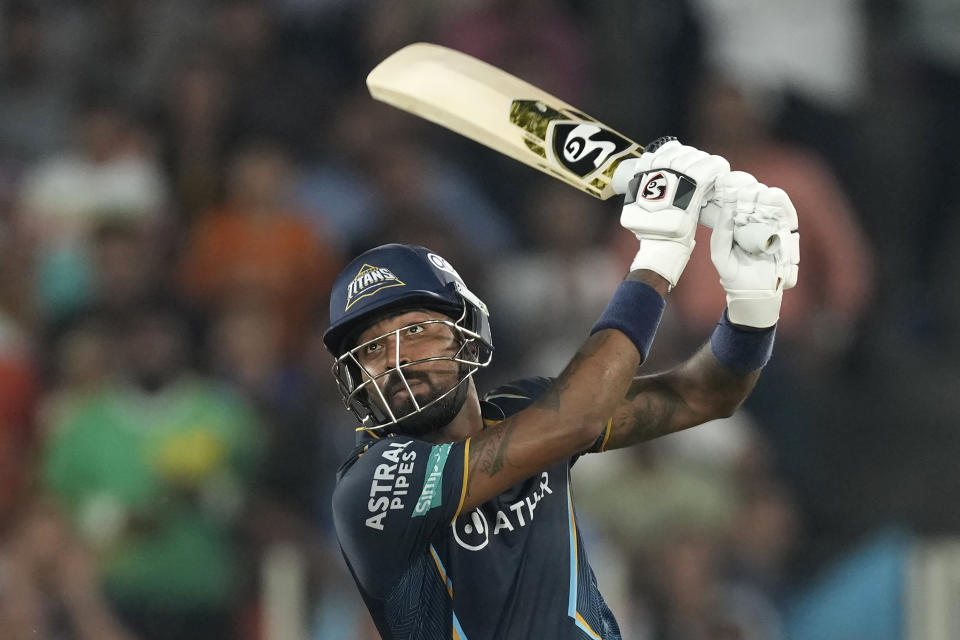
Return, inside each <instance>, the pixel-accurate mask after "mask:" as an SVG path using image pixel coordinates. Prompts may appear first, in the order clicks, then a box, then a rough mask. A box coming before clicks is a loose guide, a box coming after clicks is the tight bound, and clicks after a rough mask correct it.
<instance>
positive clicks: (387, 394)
mask: <svg viewBox="0 0 960 640" xmlns="http://www.w3.org/2000/svg"><path fill="white" fill-rule="evenodd" d="M431 320H434V321H436V320H439V321H450V318H449V317H447V316H445V315H443V314H442V313H439V312H436V311H429V310H416V311H408V312H404V313H400V314H396V315H393V316H388V317H386V318H384V319H383V320H380V321H378V322H376V323H375V324H373V325H371V326H370V327H368V328H367V329H366V330H365V331H364V332H363V333H361V334H360V336H359V338H358V339H357V344H358V345H361V348H360V349H359V350H358V351H357V352H356V357H357V360H358V361H359V362H360V364H361V365H363V367H364V368H365V369H366V370H367V372H368V373H369V376H370V377H373V378H375V379H376V380H375V382H374V383H373V384H376V385H377V386H378V387H379V388H380V391H381V392H382V393H383V397H384V398H385V399H386V401H387V405H388V406H389V408H390V410H391V411H392V412H393V415H394V416H396V417H397V418H400V417H402V416H406V415H408V414H411V413H413V412H414V411H415V410H416V407H415V405H414V402H413V398H411V397H410V392H412V393H413V396H414V397H415V398H416V401H417V403H418V404H419V406H420V407H423V406H424V405H426V404H428V403H430V402H432V401H434V400H436V399H437V398H438V397H440V396H441V395H443V394H444V393H446V392H447V391H449V390H450V389H452V388H453V387H454V386H456V385H457V383H458V382H460V379H461V365H458V364H457V363H456V362H453V361H452V360H435V361H431V362H425V363H422V364H417V365H412V366H408V367H403V369H402V372H403V377H401V376H400V374H399V373H398V372H397V371H396V370H394V371H392V372H390V373H389V374H388V375H383V376H381V377H379V378H377V376H379V375H381V374H383V373H384V372H386V371H389V370H390V369H393V368H394V367H396V366H398V365H402V364H403V363H407V362H413V361H415V360H421V359H424V358H432V357H437V356H447V357H450V356H454V355H456V353H457V352H458V351H459V350H460V342H459V340H458V339H457V338H456V336H455V334H454V331H453V330H452V329H451V328H450V327H449V326H448V325H446V324H443V323H442V322H429V321H431ZM419 323H426V324H419ZM398 338H399V344H398ZM368 341H372V342H369V344H367V342H368ZM364 378H365V379H369V378H367V376H364ZM404 378H405V379H406V382H407V384H406V385H405V384H404ZM407 385H409V387H410V391H407ZM460 395H461V394H459V393H454V394H451V395H450V396H447V398H444V400H442V401H440V402H439V403H437V405H434V407H439V408H440V409H442V410H439V411H438V410H433V411H431V410H427V411H425V412H421V413H422V418H421V417H420V416H415V417H413V418H410V419H408V420H404V421H403V423H402V425H403V427H404V428H403V429H402V431H403V432H404V433H408V434H411V435H417V434H422V433H426V432H428V431H432V430H434V429H438V428H440V427H442V426H444V425H445V424H446V423H447V422H449V421H450V420H452V419H453V417H454V416H455V415H456V411H458V410H459V409H460V406H462V403H463V401H462V399H460V398H458V397H457V396H460ZM368 396H369V398H370V400H371V402H373V403H374V404H376V405H377V406H380V407H381V408H382V407H383V403H382V401H381V400H380V397H379V395H378V394H377V393H376V391H375V390H372V389H371V390H370V391H369V392H368ZM448 399H449V400H451V403H446V402H445V401H447V400H448ZM452 403H455V405H456V406H454V404H452ZM445 404H450V405H451V406H441V405H445ZM434 407H431V408H430V409H434ZM451 412H452V415H451Z"/></svg>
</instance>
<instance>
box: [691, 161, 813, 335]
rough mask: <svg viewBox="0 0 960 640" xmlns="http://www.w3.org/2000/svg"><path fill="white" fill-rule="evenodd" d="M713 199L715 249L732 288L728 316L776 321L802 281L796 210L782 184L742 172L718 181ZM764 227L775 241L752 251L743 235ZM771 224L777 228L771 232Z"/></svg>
mask: <svg viewBox="0 0 960 640" xmlns="http://www.w3.org/2000/svg"><path fill="white" fill-rule="evenodd" d="M713 200H714V202H715V203H716V205H717V206H718V207H719V211H718V212H717V222H716V224H715V226H714V230H713V234H712V235H711V237H710V254H711V259H712V260H713V263H714V266H715V267H716V268H717V272H718V273H719V275H720V283H721V284H722V285H723V288H724V289H725V290H726V293H727V314H728V317H729V318H730V321H731V322H733V323H734V324H739V325H745V326H751V327H769V326H772V325H773V324H775V323H776V322H777V319H778V318H779V314H780V302H781V299H782V296H783V290H784V289H788V288H790V287H792V286H794V285H795V284H796V281H797V271H798V264H799V261H800V245H799V234H798V233H796V232H795V229H796V228H797V214H796V209H795V208H794V207H793V203H792V202H790V198H789V197H788V196H787V194H786V193H784V192H783V190H782V189H778V188H775V187H774V188H771V187H767V186H766V185H764V184H761V183H760V182H757V181H756V179H755V178H754V177H753V176H751V175H750V174H746V173H743V172H738V171H734V172H731V173H730V174H727V175H726V176H723V177H722V178H720V179H718V180H717V185H716V193H715V195H714V198H713ZM760 228H766V229H768V232H767V233H768V235H769V237H770V239H771V242H770V243H769V246H768V247H767V248H766V250H765V251H764V252H763V253H749V252H748V251H746V250H745V249H744V248H743V247H742V246H741V244H740V242H739V238H741V237H742V234H744V233H745V232H747V231H748V230H751V229H752V230H756V229H760ZM770 229H775V232H774V233H773V234H769V230H770Z"/></svg>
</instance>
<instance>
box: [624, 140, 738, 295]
mask: <svg viewBox="0 0 960 640" xmlns="http://www.w3.org/2000/svg"><path fill="white" fill-rule="evenodd" d="M664 140H666V141H665V142H663V143H662V144H660V143H661V141H664ZM729 171H730V164H729V163H728V162H727V161H726V160H724V159H723V158H721V157H720V156H712V155H710V154H708V153H705V152H703V151H700V150H698V149H695V148H693V147H689V146H686V145H682V144H680V143H679V142H678V141H677V140H676V139H675V138H667V139H664V138H661V139H660V140H657V141H655V142H654V143H652V144H650V145H648V146H647V151H646V152H644V153H643V155H641V156H640V157H639V158H636V159H632V158H631V159H629V160H625V161H624V162H622V163H621V164H620V166H619V167H618V168H617V172H616V174H615V175H614V189H615V190H616V191H618V192H620V193H625V194H626V196H625V198H624V207H623V211H622V213H621V214H620V224H621V225H623V227H625V228H626V229H629V230H630V231H632V232H633V233H634V235H636V236H637V238H638V239H639V240H640V251H639V252H637V257H636V258H634V260H633V264H632V265H631V266H630V269H631V270H635V269H650V270H651V271H655V272H656V273H659V274H660V275H661V276H663V277H664V278H666V279H667V280H668V281H669V282H670V286H671V287H674V286H676V284H677V280H679V279H680V274H681V273H683V269H684V267H686V266H687V261H688V260H689V259H690V253H691V252H692V251H693V246H694V244H696V243H695V242H694V240H693V236H694V234H695V233H696V231H697V221H698V220H699V217H700V209H701V208H702V207H703V205H704V204H705V203H706V202H707V200H708V199H709V197H710V196H711V194H712V193H713V186H714V182H715V181H716V179H717V177H718V176H721V175H723V174H725V173H728V172H729Z"/></svg>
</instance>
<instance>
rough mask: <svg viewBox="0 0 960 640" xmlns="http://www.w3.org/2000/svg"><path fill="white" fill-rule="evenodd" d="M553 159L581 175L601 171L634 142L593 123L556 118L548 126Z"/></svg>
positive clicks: (582, 176) (548, 137) (549, 146)
mask: <svg viewBox="0 0 960 640" xmlns="http://www.w3.org/2000/svg"><path fill="white" fill-rule="evenodd" d="M547 139H548V140H550V144H549V145H548V147H547V148H548V149H550V150H551V151H552V152H553V160H554V161H556V162H557V163H558V164H560V165H561V166H563V167H564V168H566V169H567V170H568V171H570V172H571V173H574V174H576V175H578V176H580V177H581V178H585V177H587V176H588V175H590V174H593V173H596V172H598V171H602V170H603V169H604V168H605V167H606V166H607V164H609V163H610V161H611V160H613V159H615V158H618V157H619V156H620V155H621V154H622V153H624V152H625V151H627V150H628V149H629V148H630V147H632V146H633V142H631V141H630V140H628V139H626V138H624V137H623V136H620V135H618V134H616V133H613V132H612V131H610V130H609V129H605V128H603V127H601V126H599V125H596V124H593V123H584V122H575V121H574V122H564V121H554V122H551V123H550V126H549V127H548V128H547Z"/></svg>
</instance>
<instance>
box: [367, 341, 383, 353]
mask: <svg viewBox="0 0 960 640" xmlns="http://www.w3.org/2000/svg"><path fill="white" fill-rule="evenodd" d="M382 348H383V345H381V344H380V343H378V342H372V343H370V344H368V345H367V346H365V347H364V348H363V352H364V353H376V352H377V351H379V350H380V349H382Z"/></svg>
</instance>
